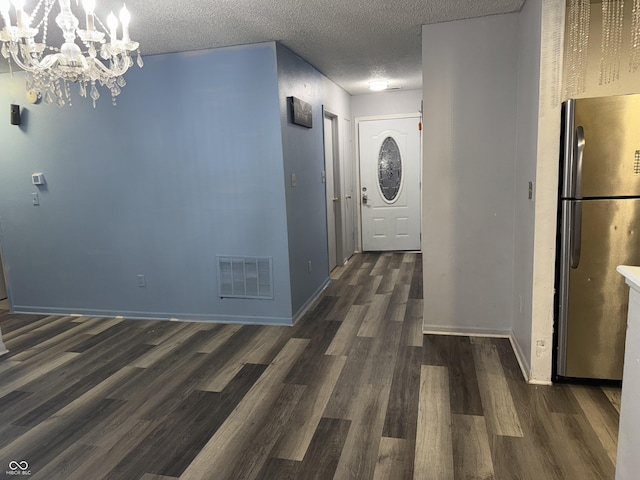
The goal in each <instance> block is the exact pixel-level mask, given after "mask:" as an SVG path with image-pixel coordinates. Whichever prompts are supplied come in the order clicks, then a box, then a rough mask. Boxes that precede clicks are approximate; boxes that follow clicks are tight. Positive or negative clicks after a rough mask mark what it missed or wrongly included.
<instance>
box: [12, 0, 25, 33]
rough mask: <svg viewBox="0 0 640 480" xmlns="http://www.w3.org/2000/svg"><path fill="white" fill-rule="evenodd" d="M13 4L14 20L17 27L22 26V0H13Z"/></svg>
mask: <svg viewBox="0 0 640 480" xmlns="http://www.w3.org/2000/svg"><path fill="white" fill-rule="evenodd" d="M13 6H14V8H15V9H16V22H17V24H18V28H24V10H23V8H24V0H13Z"/></svg>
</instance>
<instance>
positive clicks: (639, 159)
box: [633, 150, 640, 175]
mask: <svg viewBox="0 0 640 480" xmlns="http://www.w3.org/2000/svg"><path fill="white" fill-rule="evenodd" d="M633 173H635V174H636V175H640V150H636V159H635V161H634V162H633Z"/></svg>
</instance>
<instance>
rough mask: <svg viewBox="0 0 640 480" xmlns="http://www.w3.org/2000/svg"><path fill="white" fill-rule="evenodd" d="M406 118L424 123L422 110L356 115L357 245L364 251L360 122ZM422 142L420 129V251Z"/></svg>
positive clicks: (421, 225)
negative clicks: (391, 113)
mask: <svg viewBox="0 0 640 480" xmlns="http://www.w3.org/2000/svg"><path fill="white" fill-rule="evenodd" d="M404 118H415V119H417V120H418V121H419V122H420V123H422V113H421V112H414V113H398V114H393V115H373V116H365V117H356V119H355V124H354V127H355V135H354V138H355V141H354V144H355V145H354V147H355V157H356V158H355V164H356V179H355V180H356V187H357V188H356V194H357V196H358V202H357V203H356V205H357V206H358V208H356V210H357V219H356V224H357V232H358V240H357V243H356V245H357V247H358V248H359V251H360V252H363V251H364V250H363V246H362V185H361V183H360V179H361V172H360V122H371V121H375V120H398V119H404ZM422 142H423V135H422V129H420V153H419V155H418V163H419V168H420V183H419V188H420V217H421V218H420V239H421V240H420V251H422V227H423V222H422V213H423V203H422V152H423V146H422Z"/></svg>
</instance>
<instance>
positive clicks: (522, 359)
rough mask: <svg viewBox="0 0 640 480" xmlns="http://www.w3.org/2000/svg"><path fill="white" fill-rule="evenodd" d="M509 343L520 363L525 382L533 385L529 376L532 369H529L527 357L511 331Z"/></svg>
mask: <svg viewBox="0 0 640 480" xmlns="http://www.w3.org/2000/svg"><path fill="white" fill-rule="evenodd" d="M509 341H510V342H511V349H512V350H513V353H514V354H515V356H516V360H517V361H518V365H519V366H520V371H521V372H522V377H523V378H524V381H525V382H527V383H533V382H532V380H531V377H530V375H529V372H530V370H531V369H530V367H529V364H528V363H527V357H526V356H525V355H524V353H523V352H522V348H520V344H519V343H518V342H516V339H515V337H514V336H513V331H511V334H510V335H509Z"/></svg>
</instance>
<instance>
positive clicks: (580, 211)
mask: <svg viewBox="0 0 640 480" xmlns="http://www.w3.org/2000/svg"><path fill="white" fill-rule="evenodd" d="M562 115H563V122H562V124H563V134H562V162H561V169H560V201H559V213H558V218H559V220H558V221H559V223H558V254H557V265H556V271H557V281H556V299H557V301H556V334H557V356H556V362H557V363H556V376H557V377H569V378H579V379H603V380H604V379H606V380H620V379H622V364H623V358H624V340H625V332H626V318H627V305H628V295H629V293H628V287H627V286H626V285H625V282H624V279H623V278H622V276H621V275H619V274H618V273H617V272H616V266H618V265H622V264H626V265H640V95H621V96H615V97H603V98H588V99H578V100H569V101H567V102H565V104H564V105H563V114H562Z"/></svg>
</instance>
